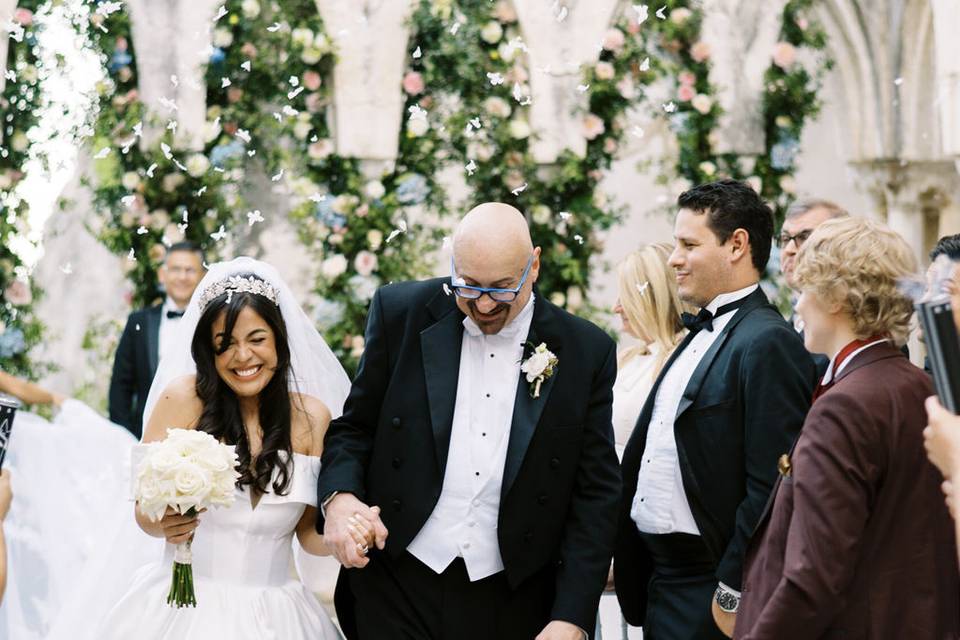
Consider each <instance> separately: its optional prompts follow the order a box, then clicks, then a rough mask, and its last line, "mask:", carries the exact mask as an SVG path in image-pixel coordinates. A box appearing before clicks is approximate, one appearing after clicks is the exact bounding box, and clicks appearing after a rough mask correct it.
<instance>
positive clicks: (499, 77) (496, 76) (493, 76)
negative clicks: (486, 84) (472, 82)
mask: <svg viewBox="0 0 960 640" xmlns="http://www.w3.org/2000/svg"><path fill="white" fill-rule="evenodd" d="M487 79H488V80H490V84H492V85H493V86H495V87H496V86H499V85H501V84H503V74H502V73H488V74H487Z"/></svg>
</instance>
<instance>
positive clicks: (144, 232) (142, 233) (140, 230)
mask: <svg viewBox="0 0 960 640" xmlns="http://www.w3.org/2000/svg"><path fill="white" fill-rule="evenodd" d="M148 233H150V231H148V230H147V228H146V227H144V226H142V225H141V226H140V227H138V228H137V235H138V236H145V235H147V234H148Z"/></svg>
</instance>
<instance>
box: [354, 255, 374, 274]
mask: <svg viewBox="0 0 960 640" xmlns="http://www.w3.org/2000/svg"><path fill="white" fill-rule="evenodd" d="M353 268H354V269H356V270H357V273H359V274H360V275H361V276H369V275H370V274H371V273H373V272H374V271H375V270H376V268H377V256H376V254H374V253H370V252H369V251H361V252H360V253H358V254H357V257H356V259H355V260H354V261H353Z"/></svg>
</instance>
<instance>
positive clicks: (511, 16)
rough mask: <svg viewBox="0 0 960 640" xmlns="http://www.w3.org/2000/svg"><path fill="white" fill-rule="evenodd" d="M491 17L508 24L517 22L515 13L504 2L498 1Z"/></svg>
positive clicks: (508, 4) (502, 0)
mask: <svg viewBox="0 0 960 640" xmlns="http://www.w3.org/2000/svg"><path fill="white" fill-rule="evenodd" d="M493 17H494V18H496V19H497V20H499V21H500V22H503V23H506V24H510V23H513V22H516V21H517V12H516V11H515V10H514V8H513V5H511V4H510V3H509V2H507V1H506V0H500V2H498V3H497V7H496V8H495V9H494V10H493Z"/></svg>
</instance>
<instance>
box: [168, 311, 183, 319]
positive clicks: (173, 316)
mask: <svg viewBox="0 0 960 640" xmlns="http://www.w3.org/2000/svg"><path fill="white" fill-rule="evenodd" d="M182 317H183V311H167V320H179V319H180V318H182Z"/></svg>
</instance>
